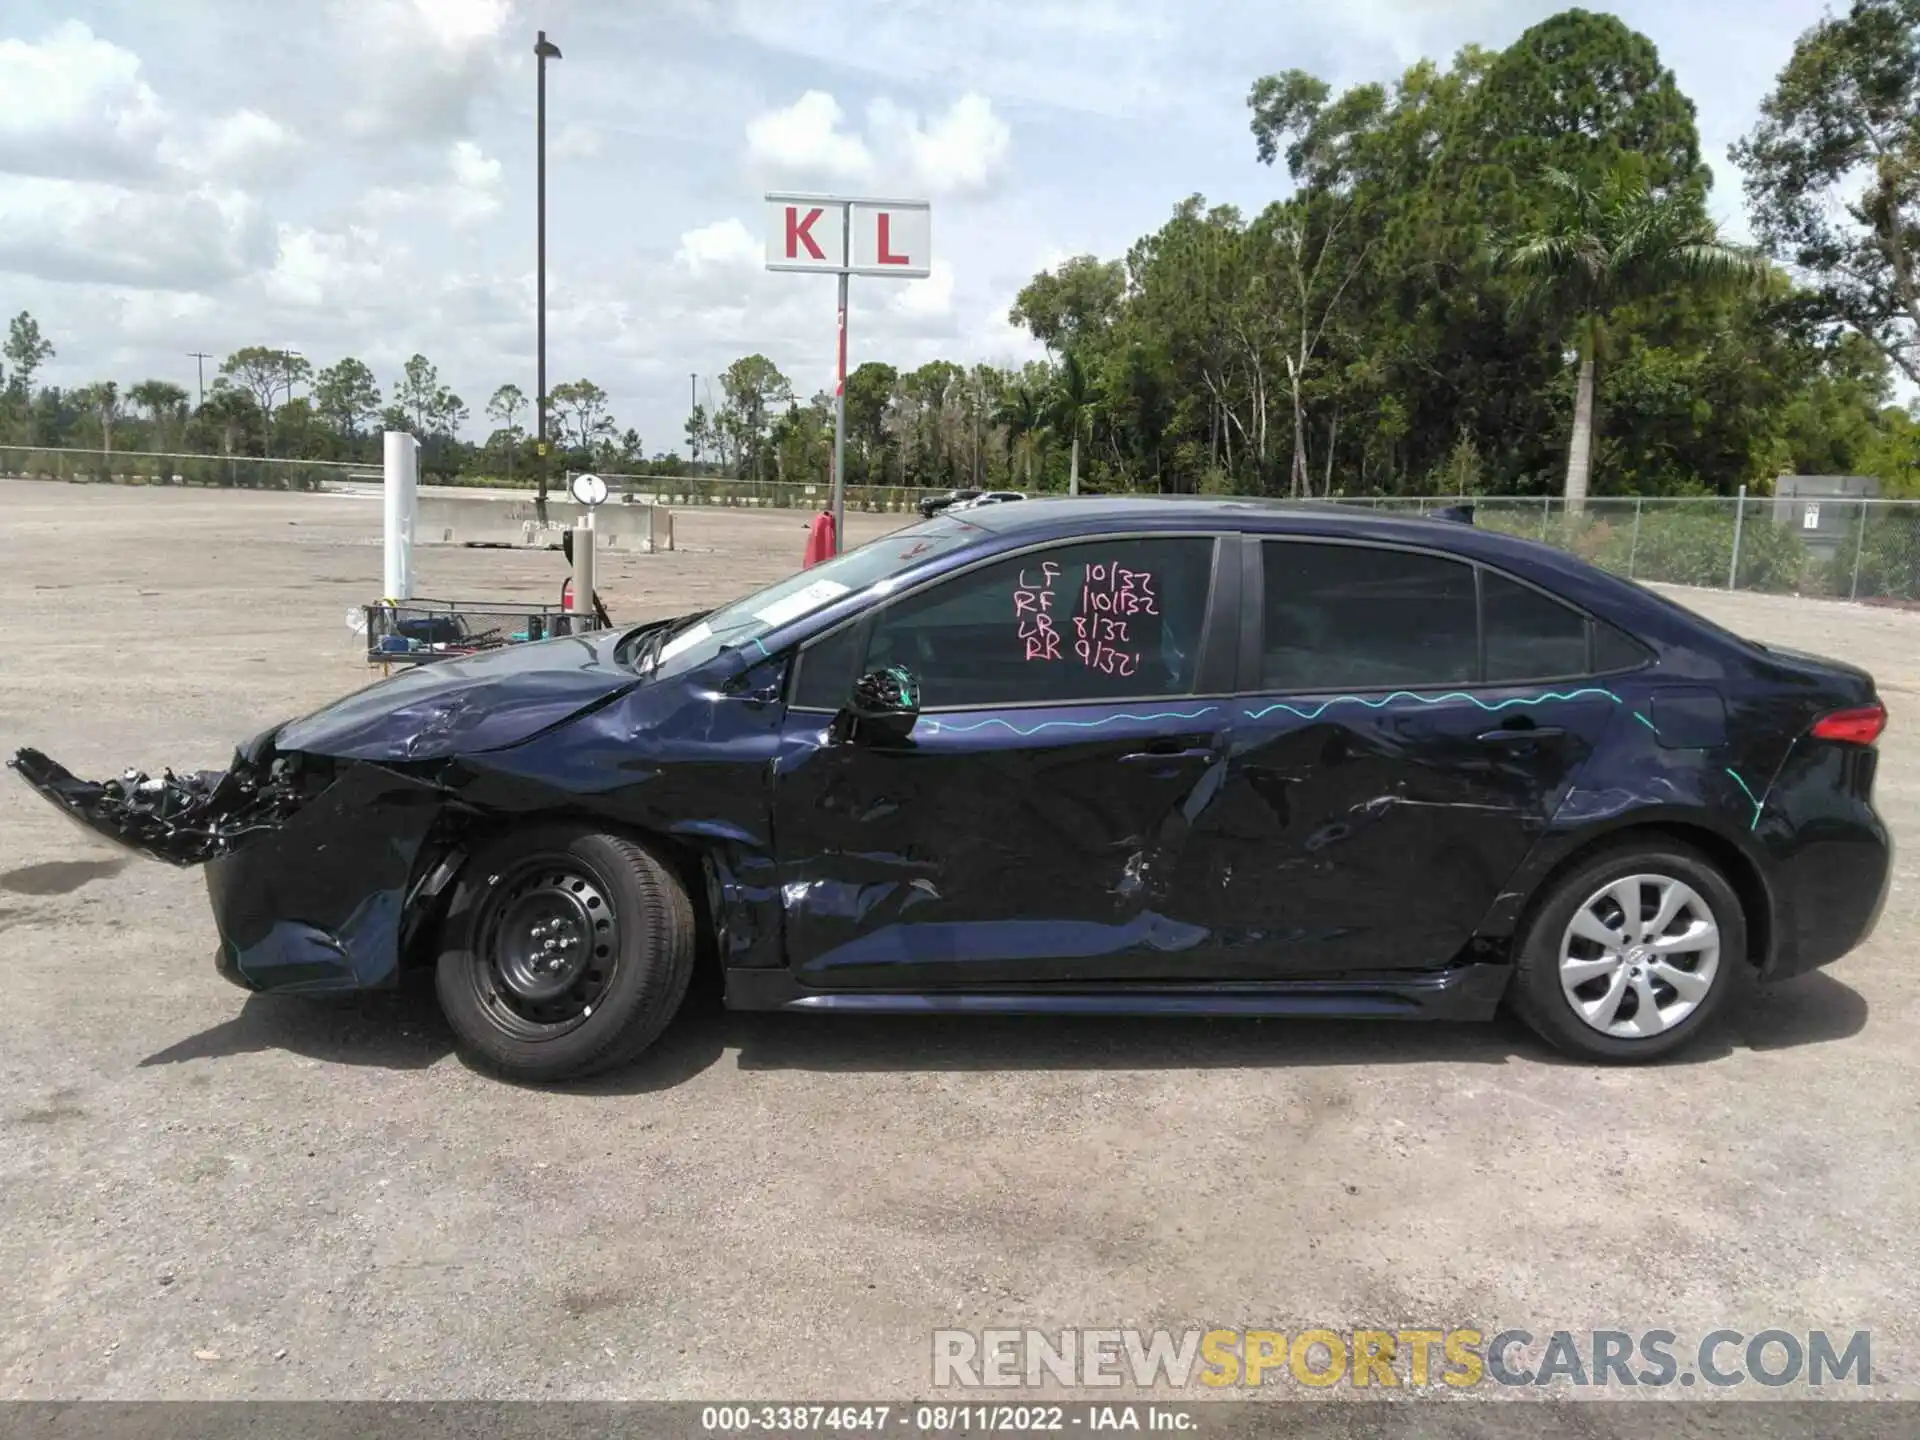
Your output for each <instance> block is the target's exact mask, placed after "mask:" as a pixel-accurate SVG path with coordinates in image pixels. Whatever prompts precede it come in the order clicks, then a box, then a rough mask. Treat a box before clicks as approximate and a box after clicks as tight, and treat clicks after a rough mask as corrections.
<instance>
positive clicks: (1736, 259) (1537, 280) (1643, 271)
mask: <svg viewBox="0 0 1920 1440" xmlns="http://www.w3.org/2000/svg"><path fill="white" fill-rule="evenodd" d="M1544 178H1545V180H1546V183H1547V184H1548V185H1549V186H1550V187H1552V189H1553V190H1554V191H1555V192H1556V194H1555V197H1554V198H1555V201H1556V203H1555V206H1554V209H1553V212H1552V215H1551V217H1550V218H1549V220H1548V221H1547V223H1546V224H1545V225H1544V226H1542V227H1541V228H1540V229H1539V230H1536V231H1534V232H1533V233H1532V234H1528V235H1523V236H1520V237H1518V238H1515V239H1510V240H1505V241H1499V242H1496V243H1495V245H1494V247H1493V260H1494V263H1495V265H1497V266H1498V267H1500V268H1502V269H1505V270H1508V271H1510V272H1512V273H1513V274H1514V275H1516V276H1518V277H1519V278H1520V280H1521V281H1522V285H1523V289H1522V291H1521V295H1520V300H1521V302H1522V303H1523V304H1530V305H1535V306H1539V307H1541V308H1544V309H1546V310H1548V311H1549V312H1551V313H1554V314H1556V315H1558V316H1559V317H1561V319H1562V320H1563V322H1564V323H1567V324H1569V325H1570V326H1571V328H1572V331H1573V338H1574V348H1575V349H1576V350H1577V351H1578V353H1579V356H1580V377H1579V386H1578V389H1577V390H1576V392H1575V395H1574V406H1573V435H1572V438H1571V439H1570V440H1569V442H1568V445H1567V509H1568V510H1569V511H1577V510H1580V509H1582V508H1583V507H1584V505H1585V502H1586V498H1587V479H1588V475H1589V472H1590V470H1591V467H1592V460H1593V430H1594V425H1593V390H1594V371H1595V367H1596V365H1597V363H1598V361H1599V360H1600V359H1601V357H1602V356H1603V355H1604V354H1605V351H1606V338H1607V324H1608V321H1609V320H1610V319H1611V318H1612V316H1613V314H1614V312H1615V311H1616V310H1618V309H1619V308H1620V307H1621V306H1623V305H1628V304H1631V303H1632V302H1634V301H1636V300H1644V299H1647V298H1649V297H1651V296H1655V295H1660V294H1665V293H1667V292H1669V291H1672V290H1674V289H1677V288H1680V287H1682V286H1685V287H1689V288H1691V289H1693V290H1696V291H1714V290H1720V291H1725V290H1731V289H1734V288H1736V287H1738V286H1741V285H1745V284H1749V283H1752V282H1753V281H1755V280H1757V279H1758V278H1759V277H1761V276H1763V275H1764V274H1765V273H1766V268H1767V267H1766V261H1765V260H1764V259H1762V258H1761V257H1759V256H1758V255H1756V254H1755V253H1753V252H1752V251H1749V250H1743V249H1740V248H1738V247H1736V246H1732V245H1728V244H1725V243H1723V242H1722V241H1721V239H1720V232H1719V228H1718V227H1717V226H1716V225H1715V224H1714V223H1713V221H1711V220H1709V219H1708V218H1707V217H1706V216H1705V215H1703V214H1702V213H1701V212H1700V207H1699V202H1698V200H1697V198H1696V197H1695V196H1693V195H1692V194H1689V193H1686V192H1680V193H1677V194H1670V195H1653V194H1651V193H1649V192H1648V190H1647V186H1646V182H1645V181H1644V180H1643V179H1642V178H1641V176H1640V173H1639V171H1638V170H1637V169H1636V168H1635V167H1634V166H1633V165H1632V163H1631V162H1630V161H1624V160H1623V161H1622V162H1621V163H1617V164H1616V165H1615V166H1614V167H1613V169H1612V170H1611V171H1609V172H1608V174H1607V176H1606V177H1605V179H1604V180H1602V181H1601V183H1600V184H1599V185H1589V184H1588V183H1586V182H1585V181H1583V180H1581V179H1579V178H1578V177H1576V176H1573V175H1570V174H1568V173H1567V172H1566V171H1564V170H1548V171H1546V172H1545V176H1544Z"/></svg>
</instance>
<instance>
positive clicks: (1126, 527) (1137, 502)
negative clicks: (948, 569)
mask: <svg viewBox="0 0 1920 1440" xmlns="http://www.w3.org/2000/svg"><path fill="white" fill-rule="evenodd" d="M949 523H953V524H964V525H967V526H969V527H971V528H973V529H975V530H977V531H978V532H980V536H979V538H980V542H981V543H980V544H979V545H974V546H968V547H967V549H969V550H972V551H975V552H976V553H977V552H978V551H979V550H980V549H983V548H988V549H996V550H998V549H1006V548H1011V547H1016V546H1025V545H1029V544H1034V543H1038V542H1042V541H1046V540H1068V539H1074V538H1079V537H1085V538H1089V539H1092V538H1097V537H1099V536H1101V535H1103V534H1116V533H1129V532H1131V533H1138V532H1139V531H1141V530H1232V531H1239V532H1242V533H1246V534H1255V535H1276V536H1277V535H1297V536H1306V537H1319V538H1324V539H1344V540H1356V541H1361V542H1371V543H1373V544H1384V545H1398V546H1408V547H1414V548H1418V549H1425V550H1435V551H1441V552H1444V553H1447V554H1451V555H1456V556H1459V557H1460V558H1461V559H1463V560H1478V561H1482V562H1485V563H1487V564H1490V565H1493V566H1495V567H1497V568H1500V569H1503V570H1506V571H1508V572H1510V573H1512V574H1514V575H1517V576H1519V577H1520V578H1522V579H1524V580H1530V581H1533V582H1535V583H1537V584H1539V585H1542V586H1544V587H1545V588H1547V589H1549V590H1552V591H1554V592H1555V593H1557V594H1559V595H1561V596H1562V597H1563V598H1565V599H1568V600H1571V601H1573V602H1574V603H1575V604H1577V605H1581V606H1584V607H1586V608H1588V609H1589V610H1592V611H1593V612H1595V613H1597V614H1599V615H1601V616H1602V617H1603V618H1606V619H1610V620H1613V621H1614V622H1615V623H1620V624H1625V625H1626V626H1627V627H1628V628H1629V629H1631V630H1633V631H1634V633H1636V634H1642V635H1644V634H1645V633H1647V630H1648V629H1649V628H1652V629H1653V630H1655V631H1658V632H1661V633H1662V634H1665V635H1668V636H1673V637H1676V638H1677V637H1678V636H1679V635H1681V634H1684V635H1685V637H1686V640H1687V642H1688V643H1696V644H1697V643H1699V642H1700V641H1701V640H1703V639H1704V638H1705V637H1706V636H1712V637H1714V638H1715V639H1718V640H1725V641H1728V642H1732V643H1734V644H1736V645H1738V644H1743V643H1744V642H1741V641H1740V640H1739V638H1738V637H1736V636H1733V635H1732V634H1730V633H1728V632H1724V631H1721V630H1720V629H1719V627H1717V626H1714V625H1711V624H1710V623H1708V622H1705V621H1703V620H1702V619H1701V617H1699V616H1697V615H1694V614H1693V613H1692V612H1691V611H1688V610H1686V609H1685V608H1684V607H1682V606H1678V605H1675V604H1673V603H1672V602H1670V601H1666V600H1664V599H1663V598H1662V597H1658V596H1655V595H1653V594H1651V593H1650V592H1648V591H1647V590H1645V589H1644V588H1642V587H1641V586H1639V585H1636V584H1634V583H1633V582H1631V581H1628V580H1624V579H1622V578H1620V577H1619V576H1616V575H1612V574H1609V573H1608V572H1607V571H1605V570H1602V569H1600V568H1599V567H1598V566H1596V565H1591V564H1589V563H1588V562H1587V561H1585V560H1583V559H1581V558H1580V557H1579V556H1577V555H1574V554H1572V553H1570V552H1568V551H1566V550H1562V549H1558V548H1556V547H1555V546H1552V545H1549V544H1546V543H1545V542H1543V541H1539V540H1528V539H1524V538H1522V537H1520V536H1517V535H1508V534H1505V533H1503V532H1501V531H1498V530H1484V529H1481V528H1479V527H1478V526H1476V525H1473V524H1471V523H1470V522H1468V521H1467V520H1465V519H1464V518H1459V519H1455V518H1434V517H1428V516H1424V515H1418V514H1408V513H1405V512H1398V513H1396V512H1391V511H1379V510H1374V509H1371V508H1366V507H1362V506H1358V505H1345V504H1340V503H1337V502H1335V501H1331V500H1278V499H1275V500H1266V499H1258V498H1247V497H1224V496H1221V497H1216V496H1196V495H1165V496H1152V495H1128V496H1078V497H1069V496H1064V495H1045V496H1036V497H1034V498H1033V499H1030V500H1029V501H1027V502H1026V503H1025V504H1022V505H985V506H975V507H973V508H970V509H968V510H967V511H966V512H965V513H964V514H962V515H955V516H953V517H951V520H950V521H949Z"/></svg>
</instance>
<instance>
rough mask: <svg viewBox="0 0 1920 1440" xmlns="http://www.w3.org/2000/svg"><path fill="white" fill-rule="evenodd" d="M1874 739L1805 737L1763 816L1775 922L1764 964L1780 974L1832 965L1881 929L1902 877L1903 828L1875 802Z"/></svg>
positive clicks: (1757, 829) (1766, 974)
mask: <svg viewBox="0 0 1920 1440" xmlns="http://www.w3.org/2000/svg"><path fill="white" fill-rule="evenodd" d="M1878 760H1879V757H1878V755H1877V754H1876V752H1874V751H1873V750H1871V749H1864V748H1862V747H1859V746H1852V745H1843V744H1839V743H1836V742H1827V741H1811V740H1802V741H1800V742H1799V743H1798V744H1797V745H1796V746H1795V748H1794V750H1793V752H1792V753H1791V754H1790V755H1789V756H1788V757H1787V762H1786V764H1785V765H1783V766H1782V767H1781V769H1780V773H1779V775H1778V776H1777V777H1776V778H1775V780H1774V783H1773V785H1772V787H1771V788H1770V789H1769V790H1768V792H1767V798H1766V803H1765V804H1764V805H1763V806H1762V807H1761V813H1760V816H1759V818H1758V820H1757V821H1756V823H1755V825H1754V833H1755V837H1756V838H1757V839H1758V840H1759V841H1760V842H1761V844H1762V845H1763V846H1764V848H1765V849H1766V851H1767V852H1768V856H1769V859H1770V860H1771V862H1772V863H1771V865H1770V867H1769V868H1770V872H1771V873H1770V874H1769V876H1768V881H1769V888H1770V889H1771V891H1772V894H1773V927H1772V935H1771V942H1772V943H1771V944H1770V945H1769V946H1768V954H1767V956H1766V959H1765V961H1764V963H1763V964H1762V966H1761V972H1760V973H1761V975H1762V977H1763V978H1765V979H1769V980H1778V979H1784V978H1786V977H1787V976H1790V975H1800V974H1804V973H1805V972H1807V971H1809V970H1814V969H1818V968H1819V967H1820V966H1822V965H1831V964H1832V963H1833V962H1834V961H1836V960H1838V959H1840V958H1841V957H1842V956H1844V955H1846V954H1847V953H1848V952H1849V951H1850V950H1853V949H1854V948H1856V947H1857V946H1859V945H1860V944H1862V943H1863V942H1864V941H1865V940H1866V939H1867V938H1868V937H1869V936H1870V935H1872V933H1873V929H1874V926H1875V925H1877V924H1878V923H1879V920H1880V915H1881V913H1882V911H1883V910H1884V909H1885V908H1886V903H1887V892H1888V890H1889V889H1890V888H1891V886H1892V878H1893V837H1892V835H1891V834H1889V833H1888V831H1887V827H1886V824H1885V822H1883V821H1882V820H1881V819H1880V816H1879V815H1878V814H1877V813H1876V812H1875V811H1874V808H1873V804H1872V799H1871V796H1872V788H1873V775H1874V770H1875V768H1876V766H1877V764H1878Z"/></svg>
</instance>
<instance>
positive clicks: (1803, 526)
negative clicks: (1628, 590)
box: [1341, 495, 1920, 601]
mask: <svg viewBox="0 0 1920 1440" xmlns="http://www.w3.org/2000/svg"><path fill="white" fill-rule="evenodd" d="M1341 503H1343V504H1348V505H1364V506H1368V507H1370V508H1373V509H1381V510H1393V511H1405V512H1409V513H1425V512H1427V511H1430V510H1436V509H1439V508H1440V507H1442V506H1447V505H1472V506H1473V507H1474V516H1473V518H1474V523H1475V524H1476V525H1478V526H1480V527H1481V528H1482V529H1486V530H1499V531H1502V532H1503V533H1505V534H1509V535H1520V536H1524V537H1525V538H1527V539H1529V540H1542V541H1545V542H1546V543H1547V544H1549V545H1555V546H1558V547H1559V548H1560V549H1562V550H1570V551H1572V552H1573V553H1574V554H1576V555H1578V556H1580V557H1581V558H1582V559H1584V560H1588V561H1591V562H1592V563H1593V564H1595V565H1598V566H1600V567H1601V568H1602V569H1603V570H1610V571H1612V572H1613V573H1614V574H1616V575H1624V576H1626V577H1627V578H1628V579H1630V580H1652V581H1664V582H1667V583H1669V584H1674V585H1703V586H1710V587H1712V588H1714V589H1720V590H1760V591H1766V592H1770V593H1773V594H1779V595H1818V596H1828V597H1832V598H1837V599H1842V600H1900V601H1920V501H1914V500H1860V499H1853V498H1841V499H1809V498H1807V497H1805V496H1796V497H1794V498H1792V499H1786V498H1778V497H1775V496H1771V495H1759V496H1747V497H1746V498H1744V499H1728V498H1724V497H1721V496H1703V497H1699V498H1692V497H1688V498H1682V499H1667V498H1654V497H1644V498H1643V497H1639V496H1607V497H1602V498H1589V499H1588V500H1587V502H1586V504H1585V505H1584V506H1582V507H1581V508H1579V509H1577V510H1569V509H1568V507H1567V504H1566V502H1565V501H1564V500H1562V499H1559V498H1555V497H1543V498H1530V497H1522V496H1502V495H1490V496H1456V495H1446V496H1437V495H1430V496H1410V497H1393V498H1385V499H1350V500H1344V501H1342V502H1341Z"/></svg>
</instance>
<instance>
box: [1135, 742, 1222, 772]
mask: <svg viewBox="0 0 1920 1440" xmlns="http://www.w3.org/2000/svg"><path fill="white" fill-rule="evenodd" d="M1213 754H1214V748H1213V744H1212V742H1211V741H1209V740H1208V739H1207V738H1206V737H1205V736H1201V735H1182V736H1179V737H1173V736H1169V737H1167V738H1165V739H1161V740H1151V741H1149V742H1147V744H1146V746H1145V747H1144V748H1142V749H1139V750H1130V751H1128V752H1127V753H1126V754H1125V755H1122V756H1121V757H1120V761H1121V763H1122V764H1129V763H1131V764H1136V765H1139V764H1148V763H1151V762H1153V761H1156V760H1158V761H1166V760H1207V759H1211V758H1212V757H1213Z"/></svg>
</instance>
